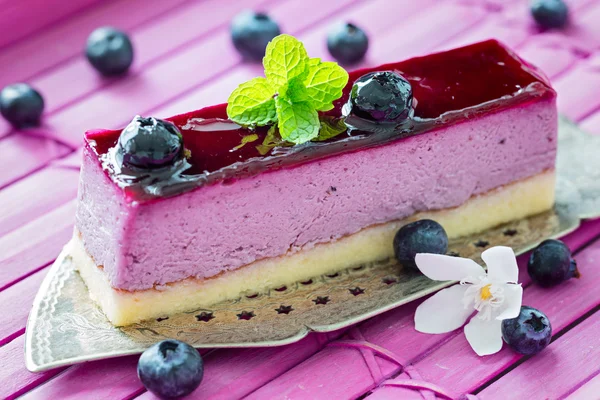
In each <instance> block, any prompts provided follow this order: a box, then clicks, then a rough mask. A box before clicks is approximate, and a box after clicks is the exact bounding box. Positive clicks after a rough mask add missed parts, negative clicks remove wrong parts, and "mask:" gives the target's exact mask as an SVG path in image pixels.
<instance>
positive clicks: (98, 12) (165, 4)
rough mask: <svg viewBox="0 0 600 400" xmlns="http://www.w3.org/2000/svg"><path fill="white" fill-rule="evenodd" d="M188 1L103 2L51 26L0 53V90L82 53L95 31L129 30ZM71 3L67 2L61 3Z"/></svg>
mask: <svg viewBox="0 0 600 400" xmlns="http://www.w3.org/2000/svg"><path fill="white" fill-rule="evenodd" d="M189 1H190V0H170V1H163V0H117V1H105V2H102V3H101V4H98V5H97V6H96V7H92V8H89V9H87V10H86V11H85V12H82V13H80V14H78V15H76V16H74V17H73V18H70V19H68V20H66V21H64V22H63V23H60V24H54V25H52V26H50V27H48V28H47V29H44V30H43V31H41V32H40V33H39V34H38V35H35V36H31V37H29V38H26V39H23V40H22V41H20V42H18V43H15V44H14V45H13V46H10V47H8V48H6V49H3V50H2V52H0V87H3V86H5V85H6V84H8V83H11V82H17V81H23V80H28V79H30V78H31V77H32V76H34V75H35V74H38V73H40V72H41V71H44V70H46V69H48V68H51V67H53V66H56V65H58V64H60V63H61V62H64V61H65V60H68V59H69V58H71V57H73V56H77V55H80V54H81V52H82V51H83V47H84V45H85V41H86V39H87V36H88V35H89V34H90V32H92V31H93V30H94V29H95V28H97V27H99V26H103V25H111V26H115V27H117V28H120V29H123V30H126V31H128V30H130V29H132V28H134V27H136V26H139V25H142V24H144V23H146V22H147V21H149V20H152V19H154V18H157V17H159V16H162V15H164V14H165V13H166V12H167V11H168V10H170V9H172V8H174V7H176V6H178V5H179V4H182V3H185V2H189ZM65 3H71V2H65Z"/></svg>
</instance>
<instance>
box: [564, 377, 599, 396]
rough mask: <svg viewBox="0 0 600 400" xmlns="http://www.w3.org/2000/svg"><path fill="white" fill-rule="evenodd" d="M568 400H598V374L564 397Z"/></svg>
mask: <svg viewBox="0 0 600 400" xmlns="http://www.w3.org/2000/svg"><path fill="white" fill-rule="evenodd" d="M565 398H566V399H568V400H594V399H596V400H597V399H598V398H600V374H596V375H594V376H593V377H591V378H590V379H589V380H588V381H586V382H583V383H582V384H581V386H579V387H575V388H573V389H572V391H571V392H570V393H568V394H567V395H566V396H565Z"/></svg>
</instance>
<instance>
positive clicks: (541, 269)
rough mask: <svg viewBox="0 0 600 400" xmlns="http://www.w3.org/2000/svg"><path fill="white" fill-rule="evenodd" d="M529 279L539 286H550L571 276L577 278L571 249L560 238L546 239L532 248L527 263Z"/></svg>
mask: <svg viewBox="0 0 600 400" xmlns="http://www.w3.org/2000/svg"><path fill="white" fill-rule="evenodd" d="M527 272H528V273H529V276H531V279H532V280H533V281H534V282H535V283H537V284H538V285H540V286H543V287H551V286H555V285H558V284H559V283H561V282H564V281H566V280H568V279H571V278H579V271H578V270H577V263H576V262H575V260H574V259H573V257H572V256H571V250H569V248H568V247H567V245H566V244H564V243H563V242H561V241H560V240H554V239H548V240H545V241H543V242H542V243H541V244H540V245H539V246H538V247H536V248H535V250H533V252H532V253H531V256H530V257H529V263H528V264H527Z"/></svg>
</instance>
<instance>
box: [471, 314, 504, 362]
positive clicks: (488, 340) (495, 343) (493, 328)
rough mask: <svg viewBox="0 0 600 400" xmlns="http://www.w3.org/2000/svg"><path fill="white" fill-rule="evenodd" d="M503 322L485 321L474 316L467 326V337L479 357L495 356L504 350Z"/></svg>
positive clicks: (495, 320)
mask: <svg viewBox="0 0 600 400" xmlns="http://www.w3.org/2000/svg"><path fill="white" fill-rule="evenodd" d="M501 327H502V321H499V320H497V319H492V320H489V321H488V320H483V319H481V318H478V316H474V317H473V318H471V320H470V321H469V323H468V324H467V325H465V337H466V338H467V341H468V342H469V344H470V345H471V347H472V348H473V350H475V353H477V355H478V356H487V355H490V354H494V353H497V352H499V351H500V349H502V328H501Z"/></svg>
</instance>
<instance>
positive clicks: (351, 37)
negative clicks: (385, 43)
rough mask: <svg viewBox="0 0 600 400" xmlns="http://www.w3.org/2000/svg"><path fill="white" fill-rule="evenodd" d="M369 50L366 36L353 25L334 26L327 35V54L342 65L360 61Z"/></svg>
mask: <svg viewBox="0 0 600 400" xmlns="http://www.w3.org/2000/svg"><path fill="white" fill-rule="evenodd" d="M368 48H369V38H368V37H367V34H366V33H365V32H364V31H363V30H362V29H360V28H359V27H357V26H356V25H354V24H350V23H346V24H341V25H336V26H335V27H334V28H333V29H332V30H331V31H330V32H329V34H328V35H327V49H328V50H329V53H331V55H332V56H333V57H334V58H335V59H336V60H338V61H339V62H340V63H342V64H354V63H356V62H358V61H360V60H362V59H363V58H364V56H365V54H367V49H368Z"/></svg>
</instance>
